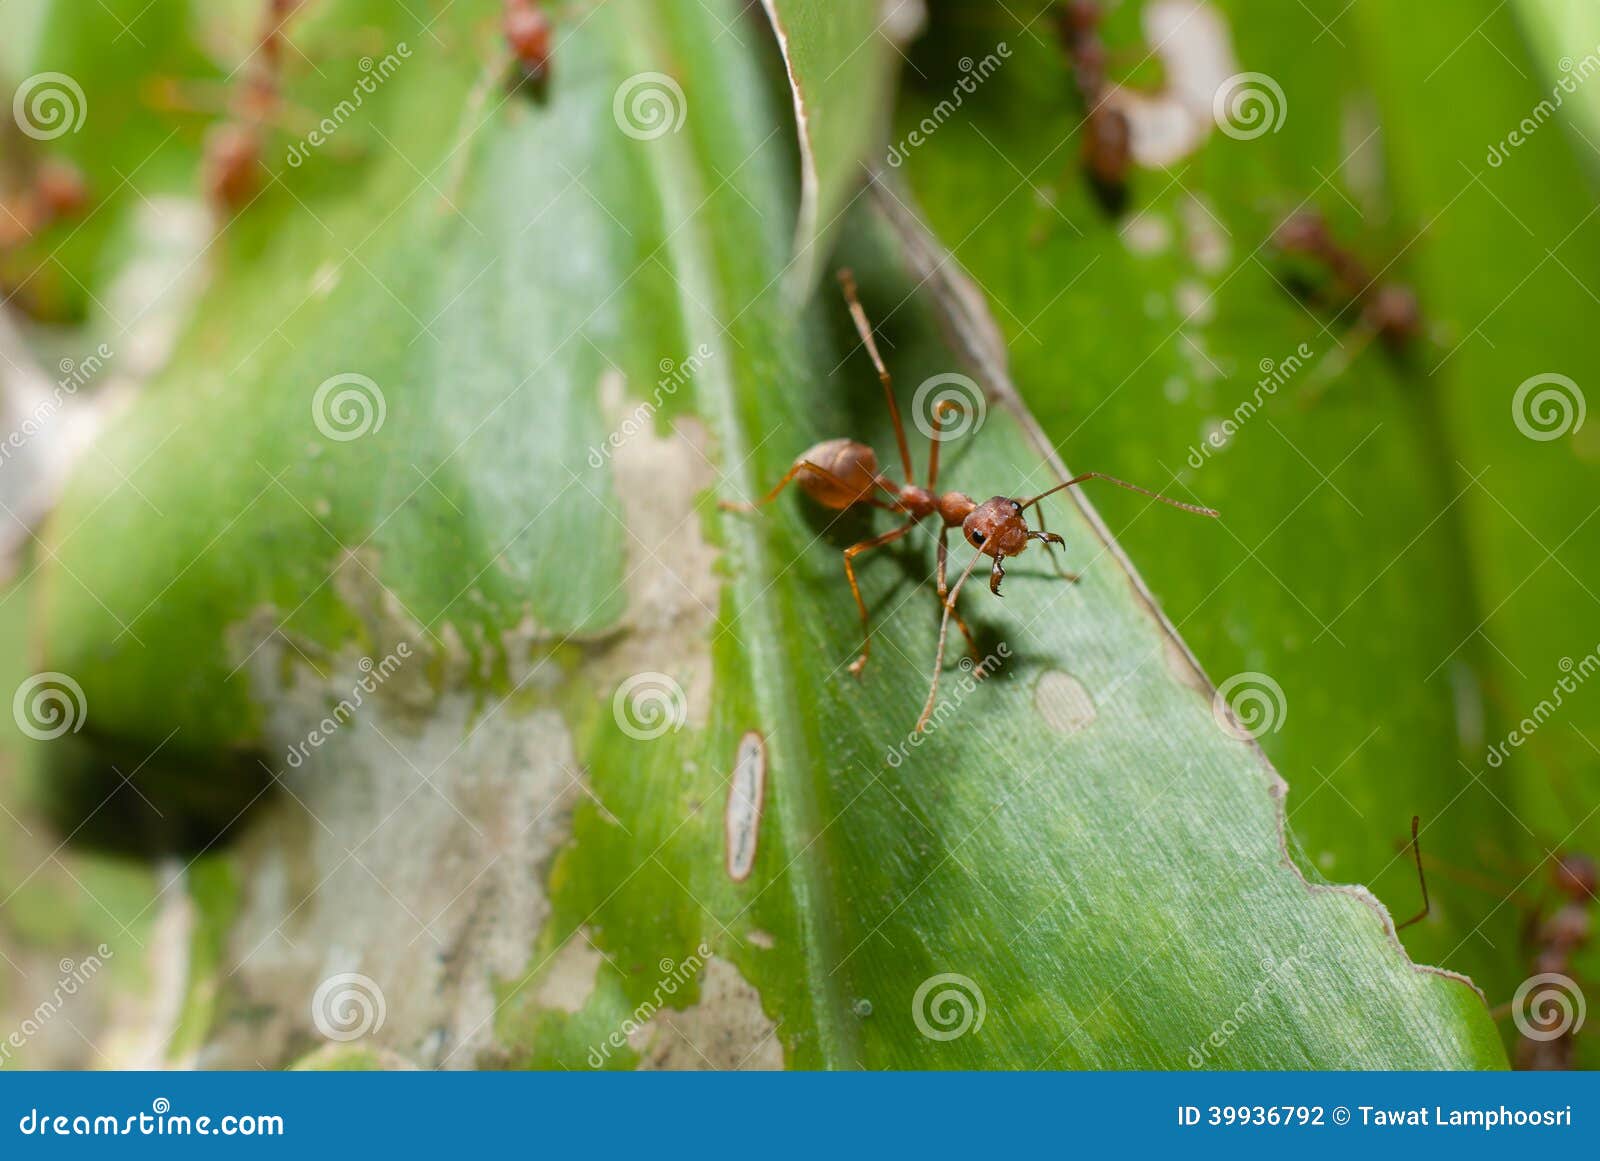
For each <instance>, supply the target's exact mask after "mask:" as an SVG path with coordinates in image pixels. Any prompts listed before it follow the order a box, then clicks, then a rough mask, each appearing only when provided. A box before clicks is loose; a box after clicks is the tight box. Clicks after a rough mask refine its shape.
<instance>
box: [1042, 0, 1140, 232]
mask: <svg viewBox="0 0 1600 1161" xmlns="http://www.w3.org/2000/svg"><path fill="white" fill-rule="evenodd" d="M1104 21H1105V8H1104V6H1103V5H1102V4H1101V3H1100V0H1063V2H1062V3H1061V4H1059V5H1058V6H1057V8H1056V34H1057V36H1058V37H1059V38H1060V40H1061V47H1062V49H1063V51H1065V53H1066V55H1067V59H1068V60H1069V61H1071V62H1072V72H1073V76H1074V77H1075V78H1076V79H1077V82H1078V93H1079V94H1080V95H1081V96H1082V98H1083V104H1084V107H1085V108H1086V109H1087V110H1088V112H1087V115H1086V118H1085V121H1084V136H1083V164H1084V168H1085V169H1086V170H1087V171H1088V174H1089V181H1090V184H1091V185H1093V187H1094V191H1095V194H1096V196H1097V197H1098V198H1099V199H1100V201H1101V203H1102V204H1103V205H1104V206H1105V207H1106V208H1107V209H1108V210H1110V211H1111V212H1113V213H1115V212H1117V211H1119V210H1120V209H1121V208H1122V206H1123V204H1124V203H1125V202H1126V201H1127V195H1128V174H1129V173H1130V172H1131V171H1132V169H1133V126H1132V124H1131V123H1130V122H1129V120H1128V115H1127V114H1126V113H1125V112H1123V111H1122V110H1121V109H1118V108H1114V107H1113V106H1111V105H1108V104H1107V103H1106V98H1107V96H1108V95H1109V93H1110V86H1109V84H1108V83H1107V80H1106V60H1107V52H1106V46H1105V42H1104V41H1103V40H1102V39H1101V37H1100V26H1101V24H1102V23H1103V22H1104Z"/></svg>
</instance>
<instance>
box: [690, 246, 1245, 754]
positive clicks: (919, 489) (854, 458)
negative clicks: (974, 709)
mask: <svg viewBox="0 0 1600 1161" xmlns="http://www.w3.org/2000/svg"><path fill="white" fill-rule="evenodd" d="M839 284H840V286H841V288H842V289H843V291H844V298H845V303H846V305H847V306H848V307H849V310H850V318H851V320H852V321H853V322H854V323H855V327H856V333H857V334H859V335H860V336H861V342H862V344H863V345H864V346H865V347H866V349H867V354H868V355H869V356H870V357H871V359H872V365H873V367H874V368H876V369H877V372H878V380H879V382H881V383H882V384H883V393H884V398H885V399H886V400H887V401H888V404H889V418H890V420H891V421H892V422H893V424H894V436H895V442H896V444H897V445H898V447H899V450H900V465H901V467H902V468H903V469H904V472H905V478H906V480H907V481H908V482H906V483H903V484H896V483H895V482H894V481H892V480H890V479H889V478H888V477H886V476H884V475H882V474H881V473H880V472H879V471H878V457H877V454H876V453H875V452H874V451H873V450H872V448H870V447H868V446H867V445H866V444H864V443H860V442H858V441H857V440H853V439H849V438H842V439H828V440H823V441H822V442H821V443H818V444H815V445H814V446H812V447H810V448H808V449H807V450H806V451H804V452H802V453H801V454H800V456H799V458H798V459H796V460H795V461H794V465H793V466H792V467H791V468H790V469H789V470H788V471H787V472H786V473H784V476H783V478H782V479H781V480H779V481H778V482H777V484H775V485H774V486H773V488H772V490H771V491H770V492H768V493H767V494H766V495H765V496H763V497H762V498H761V499H760V500H757V501H755V502H754V503H738V502H735V501H731V500H723V501H721V507H722V508H724V509H725V510H728V511H741V512H750V511H754V510H755V509H757V508H759V507H761V506H762V505H765V504H770V503H771V502H772V501H773V500H775V499H777V497H778V494H779V493H780V492H782V491H783V490H784V488H786V487H788V486H789V484H790V483H792V482H795V481H797V480H798V482H799V484H800V488H801V490H802V491H804V492H805V493H806V495H808V496H810V497H811V498H812V499H813V500H815V501H816V502H817V503H819V504H821V505H822V506H823V507H824V508H831V509H833V510H834V511H844V510H845V509H848V508H854V507H856V506H857V505H862V504H865V505H870V506H871V507H874V508H882V509H883V510H884V511H886V512H893V513H895V514H897V515H900V516H904V517H906V520H905V523H903V524H901V525H899V526H897V527H895V528H891V529H890V530H889V531H888V532H884V533H882V534H880V535H878V536H874V537H871V538H869V539H867V540H863V541H861V542H860V543H858V544H852V545H851V546H850V547H849V548H846V549H845V550H844V572H845V577H846V578H847V579H848V580H849V582H850V592H851V594H852V595H853V596H854V597H855V600H856V608H857V610H858V611H859V612H860V614H861V632H862V644H861V653H860V655H859V656H858V657H857V658H856V659H855V660H854V661H852V662H851V663H850V672H851V673H852V674H853V675H855V676H857V677H859V676H860V675H861V672H862V670H863V669H864V668H865V667H866V664H867V656H868V654H869V653H870V651H871V648H872V627H871V621H870V618H869V617H868V615H867V605H866V602H865V601H864V600H862V598H861V586H860V585H859V584H857V583H856V570H855V558H856V557H857V556H859V555H861V554H862V553H863V552H867V551H869V550H871V549H874V548H882V547H883V546H885V545H887V544H892V543H894V542H895V541H896V540H899V539H900V538H901V537H903V536H905V535H906V534H907V533H909V532H910V531H911V530H912V529H913V528H915V527H916V526H917V525H918V524H920V523H921V522H922V521H923V520H925V519H927V518H928V517H930V516H935V515H936V516H937V517H938V518H939V551H938V569H937V574H936V577H937V579H936V587H937V589H938V594H939V605H940V607H941V608H942V609H943V613H942V615H941V617H940V621H939V645H938V649H937V651H936V652H935V654H934V663H933V685H932V688H930V689H929V691H928V700H927V703H926V704H925V705H924V706H923V709H922V714H921V716H920V717H918V718H917V725H916V732H918V733H921V732H922V729H923V727H924V726H925V725H926V724H927V721H928V716H929V714H931V713H932V712H933V703H934V699H935V698H936V696H937V695H938V692H939V673H940V670H941V669H942V668H943V667H944V647H945V639H946V635H947V634H948V632H949V628H950V619H951V618H952V617H954V618H955V621H956V624H957V625H959V626H960V628H961V632H962V634H963V636H965V637H966V639H967V646H968V648H969V649H970V650H971V651H972V654H973V656H974V658H976V657H977V656H978V647H977V644H976V642H974V640H973V638H972V631H971V630H970V629H969V628H968V627H967V623H966V620H965V619H964V618H963V617H962V616H961V614H960V613H959V612H957V611H956V599H957V598H958V597H959V596H960V595H961V588H962V586H963V585H965V584H966V583H967V578H968V577H969V576H971V575H972V570H973V568H974V567H976V565H977V563H978V561H980V560H982V559H983V558H984V557H985V556H988V557H991V558H992V559H993V562H994V563H993V565H992V566H991V567H990V570H989V591H990V592H992V593H993V594H994V595H995V596H999V595H1000V582H1001V581H1002V580H1003V579H1004V578H1005V575H1006V574H1005V568H1004V567H1003V562H1004V561H1005V559H1006V558H1007V557H1010V556H1017V555H1019V554H1021V553H1022V552H1023V551H1024V550H1025V549H1026V548H1027V547H1028V545H1029V543H1030V542H1031V541H1035V540H1037V541H1040V542H1042V543H1043V544H1044V546H1045V551H1046V552H1047V553H1049V555H1050V561H1051V563H1052V564H1055V565H1056V570H1057V571H1058V572H1060V573H1061V575H1062V577H1063V578H1064V579H1066V580H1068V581H1074V582H1075V581H1077V579H1078V577H1077V576H1076V575H1075V574H1073V573H1069V572H1066V571H1064V570H1062V568H1061V566H1060V565H1059V564H1057V563H1056V559H1055V554H1054V551H1053V549H1052V546H1053V545H1057V544H1065V543H1066V542H1065V541H1064V540H1063V539H1062V538H1061V537H1060V536H1058V535H1057V534H1056V533H1054V532H1050V531H1048V530H1047V529H1046V528H1045V526H1044V510H1043V509H1042V508H1041V509H1040V510H1039V527H1038V528H1037V529H1030V528H1029V527H1028V525H1027V522H1026V521H1025V520H1024V519H1023V516H1022V514H1023V513H1024V512H1026V511H1027V510H1028V509H1029V508H1032V507H1034V506H1036V505H1037V504H1038V503H1039V502H1040V501H1041V500H1043V499H1044V498H1045V497H1047V496H1052V495H1054V494H1055V493H1057V492H1059V491H1062V490H1063V489H1065V488H1071V487H1074V486H1076V485H1078V484H1082V483H1084V482H1085V481H1087V480H1105V481H1106V482H1107V483H1111V484H1115V485H1116V486H1117V487H1119V488H1127V489H1128V490H1129V491H1133V492H1138V493H1140V494H1141V495H1145V496H1149V497H1151V498H1152V499H1155V500H1159V501H1160V502H1161V503H1163V504H1170V505H1171V506H1172V507H1174V508H1182V509H1183V510H1184V511H1186V512H1196V513H1199V514H1200V515H1202V516H1213V517H1214V516H1216V515H1218V513H1217V512H1216V511H1214V510H1213V509H1211V508H1202V507H1200V506H1199V505H1196V504H1185V503H1183V502H1182V501H1180V500H1172V499H1169V498H1167V497H1166V496H1162V495H1159V494H1157V493H1155V492H1152V491H1150V490H1149V489H1147V488H1141V487H1139V486H1138V485H1137V484H1130V483H1127V482H1126V481H1124V480H1119V479H1116V478H1115V477H1114V476H1108V475H1106V474H1105V473H1103V472H1084V473H1083V474H1081V475H1078V476H1074V477H1073V478H1072V479H1070V480H1067V481H1065V482H1064V483H1060V484H1057V485H1056V486H1055V487H1053V488H1048V489H1046V490H1045V491H1043V492H1040V493H1039V494H1038V495H1036V496H1031V497H1029V498H1027V499H1019V498H1013V497H1008V496H994V497H991V498H990V499H988V500H985V501H984V502H983V503H981V504H980V503H978V502H977V501H975V500H973V499H972V498H971V497H969V496H967V495H965V494H964V493H962V492H945V493H943V494H941V493H940V492H939V491H938V482H939V445H940V443H941V442H942V440H941V438H940V432H941V430H942V428H943V422H944V419H945V417H946V415H947V414H949V413H950V412H952V411H953V412H959V411H960V408H959V406H958V405H957V404H955V403H954V402H953V401H951V400H942V401H941V402H940V405H938V406H936V407H935V408H934V411H933V416H932V430H931V431H930V432H929V433H928V482H927V485H926V486H918V485H917V484H914V483H910V482H909V481H910V480H911V479H912V478H913V476H914V472H913V470H912V466H911V448H910V445H909V444H908V443H907V442H906V432H905V426H904V425H903V424H902V423H901V421H900V408H899V407H898V406H897V405H896V403H895V399H894V386H893V383H892V382H891V380H890V378H889V371H888V369H887V368H886V367H885V366H884V364H883V359H882V357H881V356H880V355H879V354H878V345H877V342H876V341H875V340H874V338H873V334H872V326H871V324H870V323H868V321H867V315H866V312H865V311H864V310H863V309H862V308H861V303H860V300H859V299H858V297H857V295H856V284H855V278H854V276H853V275H852V274H851V272H850V271H849V270H847V269H845V270H840V271H839ZM879 493H882V495H879ZM957 527H959V528H960V529H961V535H962V536H963V537H964V538H965V539H966V541H967V543H968V544H970V545H972V547H973V548H975V549H977V552H976V553H975V554H974V555H973V557H972V560H971V561H970V562H969V563H968V565H967V567H966V568H965V569H964V570H963V571H962V573H961V576H960V579H958V580H957V581H956V583H955V585H954V586H953V587H948V588H947V586H946V575H947V574H946V568H947V560H948V556H949V533H950V529H952V528H957ZM979 669H981V666H980V667H979ZM976 671H977V670H975V672H976Z"/></svg>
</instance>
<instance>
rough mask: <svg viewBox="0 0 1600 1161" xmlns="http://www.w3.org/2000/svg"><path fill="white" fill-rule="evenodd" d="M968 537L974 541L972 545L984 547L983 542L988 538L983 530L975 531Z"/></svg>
mask: <svg viewBox="0 0 1600 1161" xmlns="http://www.w3.org/2000/svg"><path fill="white" fill-rule="evenodd" d="M967 539H968V540H970V541H972V547H974V548H982V547H983V542H984V541H985V540H986V539H988V538H987V537H986V536H984V534H983V533H981V532H973V533H971V534H970V535H969V536H968V537H967Z"/></svg>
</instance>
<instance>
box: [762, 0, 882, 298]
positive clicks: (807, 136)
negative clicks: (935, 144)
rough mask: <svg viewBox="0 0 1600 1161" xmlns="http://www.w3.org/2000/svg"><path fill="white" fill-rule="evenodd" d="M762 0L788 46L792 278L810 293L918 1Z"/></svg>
mask: <svg viewBox="0 0 1600 1161" xmlns="http://www.w3.org/2000/svg"><path fill="white" fill-rule="evenodd" d="M763 4H764V6H765V8H766V10H767V15H768V17H769V18H770V19H771V21H772V28H773V32H774V33H775V34H776V36H777V39H778V47H779V49H780V51H781V52H782V53H783V57H784V67H785V69H786V71H787V73H788V77H789V91H790V93H791V94H792V96H793V97H794V116H795V126H796V129H797V130H798V133H799V138H800V220H799V223H798V225H797V227H796V230H795V257H796V262H795V265H794V267H793V269H792V270H791V271H790V273H789V275H788V278H789V281H790V283H791V285H792V286H793V287H794V288H795V289H796V290H797V291H798V292H800V293H805V292H809V291H810V290H811V289H812V287H813V284H814V283H815V281H816V279H815V274H816V271H817V269H818V267H819V266H820V265H821V264H822V262H823V259H824V258H825V256H826V254H827V252H828V247H827V245H826V240H827V239H828V238H830V237H831V236H832V235H833V234H834V233H836V232H837V227H838V223H839V219H840V217H841V216H842V215H843V213H844V210H845V207H846V205H847V204H848V202H849V201H851V200H852V199H853V197H854V195H855V193H856V191H857V189H858V188H859V186H860V184H861V169H860V164H861V158H862V155H863V154H864V153H866V152H867V150H868V148H869V147H870V146H871V145H872V144H873V143H874V142H875V141H876V139H877V137H878V136H879V134H880V133H881V131H882V126H883V121H884V115H883V111H884V110H886V109H887V108H888V98H889V96H890V94H891V92H892V89H893V81H894V67H895V65H897V64H898V63H899V58H898V57H897V56H896V53H897V52H898V51H899V50H898V49H897V48H896V47H895V43H894V38H895V37H897V36H904V35H905V34H906V33H907V32H908V31H909V30H908V29H904V28H900V27H896V25H897V24H901V23H903V22H904V21H905V20H907V19H909V18H911V15H912V13H913V11H914V9H913V6H912V5H910V4H902V3H899V2H898V0H896V3H894V4H890V5H886V6H878V7H874V6H873V5H871V4H814V3H809V2H806V0H763ZM879 7H881V8H882V12H880V11H879V10H878V8H879ZM886 26H888V27H886Z"/></svg>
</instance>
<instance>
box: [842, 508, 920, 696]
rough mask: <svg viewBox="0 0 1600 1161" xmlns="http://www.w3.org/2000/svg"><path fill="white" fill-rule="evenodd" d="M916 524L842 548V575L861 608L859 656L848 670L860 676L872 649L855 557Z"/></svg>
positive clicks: (914, 522) (889, 541)
mask: <svg viewBox="0 0 1600 1161" xmlns="http://www.w3.org/2000/svg"><path fill="white" fill-rule="evenodd" d="M916 526H917V522H916V521H915V520H908V521H906V522H905V523H904V524H902V525H900V527H898V528H891V529H889V531H887V532H885V533H883V534H882V535H881V536H874V537H872V538H871V539H870V540H863V541H861V542H860V543H859V544H852V545H851V546H850V547H849V548H847V549H845V550H844V575H845V576H847V577H848V578H850V591H851V592H852V593H854V594H855V598H856V608H858V609H860V610H861V656H859V657H857V658H856V659H855V660H854V661H852V662H851V663H850V672H851V673H852V674H853V675H854V676H856V677H860V676H861V671H862V670H863V669H865V668H866V665H867V654H868V653H870V652H871V651H872V624H871V621H870V620H869V619H868V617H867V603H866V602H865V601H863V600H862V599H861V586H860V585H858V584H857V583H856V566H855V558H856V557H857V556H860V555H861V554H862V553H863V552H866V551H867V550H868V549H872V548H882V547H883V546H884V545H885V544H892V543H894V542H895V541H896V540H899V539H900V538H901V537H902V536H904V535H905V534H906V533H907V532H910V531H911V530H912V529H913V528H915V527H916Z"/></svg>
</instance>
